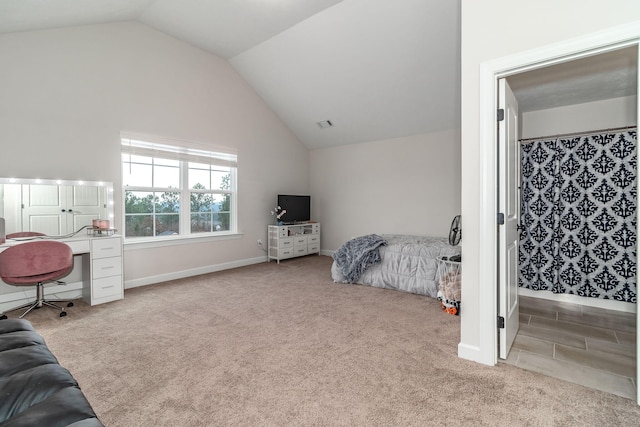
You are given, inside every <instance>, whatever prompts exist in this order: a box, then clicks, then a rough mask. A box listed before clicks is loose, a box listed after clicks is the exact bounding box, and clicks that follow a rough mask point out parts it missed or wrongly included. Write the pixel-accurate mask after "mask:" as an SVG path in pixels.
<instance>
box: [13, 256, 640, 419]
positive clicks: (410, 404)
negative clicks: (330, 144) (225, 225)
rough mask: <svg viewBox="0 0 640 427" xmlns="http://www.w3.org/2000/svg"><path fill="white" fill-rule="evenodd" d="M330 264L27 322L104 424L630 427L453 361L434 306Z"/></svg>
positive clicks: (180, 284)
mask: <svg viewBox="0 0 640 427" xmlns="http://www.w3.org/2000/svg"><path fill="white" fill-rule="evenodd" d="M330 265H331V258H329V257H324V256H308V257H303V258H298V259H293V260H288V261H284V262H282V263H281V264H277V263H274V262H272V263H264V264H258V265H254V266H250V267H243V268H239V269H234V270H228V271H223V272H218V273H212V274H207V275H202V276H197V277H193V278H189V279H183V280H176V281H172V282H167V283H162V284H157V285H151V286H145V287H141V288H136V289H131V290H127V291H126V292H125V299H124V300H122V301H117V302H113V303H109V304H105V305H100V306H95V307H88V306H87V305H85V304H83V303H82V302H79V303H77V304H76V307H73V308H70V309H69V310H68V313H69V314H68V316H67V317H66V318H58V317H57V316H56V315H55V313H53V312H51V311H49V310H46V309H41V310H38V311H37V312H35V313H33V314H32V315H29V316H28V319H29V320H31V321H32V322H33V324H34V325H35V327H36V328H37V330H38V331H39V332H40V333H41V334H42V335H43V336H44V337H45V339H46V341H47V343H48V345H49V347H50V348H51V349H52V351H53V352H54V354H55V355H56V356H57V357H58V359H59V360H60V362H61V363H62V364H63V365H64V366H65V367H67V368H68V369H69V370H70V371H71V373H72V374H73V375H74V376H75V377H76V379H77V380H78V381H79V383H80V385H81V387H82V389H83V391H84V393H85V394H86V396H87V398H88V399H89V401H90V402H91V403H92V405H93V407H94V409H95V411H96V413H97V414H98V416H99V417H100V419H101V420H102V422H103V423H105V424H106V425H107V426H113V427H117V426H123V427H134V426H440V425H442V426H445V425H446V426H450V425H465V426H466V425H469V426H494V425H509V426H618V425H620V426H622V425H637V424H640V408H639V407H638V406H637V405H636V404H635V402H633V401H631V400H628V399H624V398H621V397H617V396H614V395H610V394H607V393H604V392H599V391H596V390H592V389H588V388H584V387H581V386H578V385H575V384H570V383H566V382H563V381H560V380H557V379H554V378H550V377H545V376H543V375H540V374H536V373H534V372H529V371H524V370H521V369H519V368H516V367H514V366H510V365H505V364H500V365H498V366H495V367H489V366H484V365H480V364H476V363H473V362H469V361H466V360H462V359H459V358H458V357H457V356H456V352H457V344H458V341H459V329H460V319H459V318H458V317H456V316H451V315H448V314H445V313H443V312H442V311H441V310H440V307H439V305H438V303H437V301H436V300H433V299H430V298H427V297H422V296H418V295H412V294H406V293H401V292H396V291H390V290H383V289H377V288H372V287H366V286H359V285H343V284H335V283H333V282H332V281H331V275H330ZM463 310H464V306H463ZM11 315H13V316H15V313H11Z"/></svg>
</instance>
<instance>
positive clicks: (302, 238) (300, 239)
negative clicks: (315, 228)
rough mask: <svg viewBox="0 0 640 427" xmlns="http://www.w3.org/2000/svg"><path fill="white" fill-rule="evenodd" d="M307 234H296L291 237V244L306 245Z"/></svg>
mask: <svg viewBox="0 0 640 427" xmlns="http://www.w3.org/2000/svg"><path fill="white" fill-rule="evenodd" d="M306 244H307V236H296V237H294V238H293V246H306Z"/></svg>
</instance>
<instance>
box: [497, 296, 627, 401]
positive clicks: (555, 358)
mask: <svg viewBox="0 0 640 427" xmlns="http://www.w3.org/2000/svg"><path fill="white" fill-rule="evenodd" d="M503 362H505V363H509V364H512V365H516V366H518V367H521V368H523V369H528V370H532V371H536V372H540V373H542V374H545V375H549V376H552V377H556V378H560V379H563V380H565V381H569V382H572V383H576V384H581V385H584V386H586V387H590V388H594V389H598V390H602V391H606V392H608V393H612V394H615V395H618V396H623V397H627V398H629V399H634V400H635V399H636V388H637V387H636V314H635V313H625V312H620V311H613V310H605V309H600V308H593V307H585V306H581V305H577V304H570V303H564V302H555V301H548V300H543V299H540V298H532V297H520V330H519V332H518V335H517V336H516V340H515V342H514V344H513V347H512V349H511V352H510V353H509V355H508V357H507V360H505V361H503Z"/></svg>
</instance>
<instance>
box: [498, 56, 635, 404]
mask: <svg viewBox="0 0 640 427" xmlns="http://www.w3.org/2000/svg"><path fill="white" fill-rule="evenodd" d="M629 64H631V65H632V68H633V70H632V71H633V76H632V77H633V78H632V79H630V78H629V75H628V74H629ZM637 70H638V45H632V46H628V47H623V48H619V49H612V50H610V51H607V52H604V53H600V54H598V55H592V56H588V57H586V58H580V59H575V60H573V61H566V62H561V63H559V64H555V65H553V66H549V67H544V68H538V69H536V70H533V71H527V72H522V73H514V74H509V75H505V76H504V77H506V80H507V81H508V82H509V84H510V85H511V87H512V88H513V91H514V93H515V98H516V100H517V101H518V102H517V105H518V108H519V109H520V111H519V114H518V116H519V117H520V120H519V129H518V134H519V136H520V138H521V139H522V138H525V137H527V138H528V137H534V136H536V137H546V136H551V135H553V136H557V135H563V134H567V133H570V132H574V131H582V132H587V131H593V130H599V129H611V128H617V127H620V126H627V125H630V124H632V125H636V126H637V123H638V120H637V117H638V109H637V102H638V99H637V78H638V77H637V74H638V72H637ZM629 80H632V81H633V85H632V86H631V90H632V92H633V93H631V92H630V87H629V85H628V83H629ZM597 82H600V83H599V84H598V83H597ZM625 84H626V86H625ZM581 85H582V89H581ZM563 92H564V93H565V94H563ZM545 93H546V99H545ZM590 110H592V111H593V112H594V113H595V118H593V117H591V116H590V113H589V111H590ZM603 113H604V114H603ZM527 119H530V120H527ZM594 122H595V123H594ZM503 145H504V144H501V147H502V146H503ZM518 157H519V156H518ZM500 161H502V160H500ZM501 168H502V166H501ZM503 191H504V189H501V191H500V194H502V193H503ZM499 262H501V263H504V259H503V258H502V255H501V257H500V261H499ZM505 264H508V263H505ZM500 278H501V279H502V278H503V275H502V274H500ZM501 289H502V287H501ZM499 292H500V291H499ZM502 292H503V293H506V294H507V295H508V294H509V292H508V288H507V291H506V292H505V291H502ZM536 293H538V292H532V291H528V292H518V297H517V298H516V299H517V301H518V303H517V304H516V311H515V312H516V313H517V311H518V309H519V310H520V315H519V316H518V317H519V319H518V320H519V322H517V323H519V325H516V326H515V328H518V326H519V327H520V328H521V331H519V332H518V333H515V332H514V331H513V325H512V328H511V330H510V331H509V332H508V334H509V335H515V340H514V341H513V349H512V351H511V352H508V349H505V348H500V349H499V351H500V358H501V359H505V361H506V363H511V364H514V365H517V366H520V367H523V368H525V369H531V370H536V371H538V372H541V373H544V374H547V375H550V376H556V377H560V378H562V379H565V380H568V381H571V382H577V383H580V384H582V385H585V386H588V387H593V388H599V389H601V390H604V391H608V392H614V394H619V395H622V396H624V397H628V398H632V399H636V398H637V393H636V390H635V387H636V386H635V385H634V381H635V378H636V377H637V370H636V369H635V366H636V365H637V358H636V351H635V347H636V342H637V339H636V337H637V330H636V327H635V324H636V321H635V320H636V314H635V313H636V312H637V309H636V307H635V304H628V305H626V306H622V307H621V306H619V305H618V304H617V303H616V302H612V301H610V300H609V301H606V300H605V301H604V302H603V301H602V300H600V301H599V302H593V301H586V300H590V299H592V298H584V297H576V296H573V295H565V294H562V295H561V296H560V297H556V296H555V294H552V293H551V292H547V294H546V295H544V296H543V297H542V298H540V297H539V296H538V295H536ZM523 294H524V295H523ZM511 298H512V299H513V297H511ZM504 299H505V298H503V297H502V295H501V296H500V297H499V305H502V304H503V302H504ZM510 305H511V303H510ZM500 315H501V316H504V314H503V313H502V312H501V313H500ZM500 333H501V334H502V335H507V333H506V332H504V333H503V332H502V331H501V332H500ZM502 335H500V340H499V342H500V345H503V341H504V340H503V339H502ZM632 338H633V339H632ZM603 340H604V343H603V342H602V341H603ZM607 340H609V341H608V345H607V344H606V343H607ZM506 353H509V355H508V356H505V354H506ZM630 366H631V367H630Z"/></svg>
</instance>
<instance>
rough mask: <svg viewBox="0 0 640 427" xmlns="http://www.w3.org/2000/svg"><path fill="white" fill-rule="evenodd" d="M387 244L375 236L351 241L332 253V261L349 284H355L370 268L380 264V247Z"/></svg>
mask: <svg viewBox="0 0 640 427" xmlns="http://www.w3.org/2000/svg"><path fill="white" fill-rule="evenodd" d="M386 244H387V242H386V241H385V240H384V239H383V238H382V237H380V236H378V235H377V234H369V235H367V236H362V237H356V238H355V239H351V240H349V241H348V242H346V243H345V244H343V245H342V246H340V248H338V250H337V251H335V252H334V253H333V259H334V261H335V263H336V265H337V267H338V268H339V269H340V272H341V273H342V275H343V276H344V277H345V279H346V280H347V281H348V282H349V283H355V282H356V281H357V280H358V279H359V278H360V276H361V275H362V273H363V272H364V271H365V270H366V269H367V268H369V267H370V266H372V265H374V264H377V263H379V262H380V260H381V258H380V249H379V248H380V246H382V245H386Z"/></svg>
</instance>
